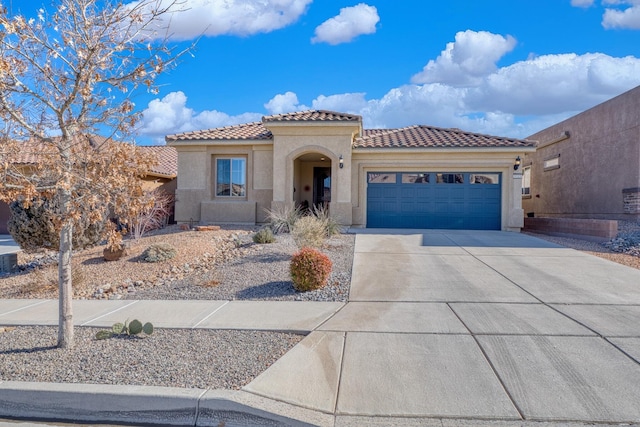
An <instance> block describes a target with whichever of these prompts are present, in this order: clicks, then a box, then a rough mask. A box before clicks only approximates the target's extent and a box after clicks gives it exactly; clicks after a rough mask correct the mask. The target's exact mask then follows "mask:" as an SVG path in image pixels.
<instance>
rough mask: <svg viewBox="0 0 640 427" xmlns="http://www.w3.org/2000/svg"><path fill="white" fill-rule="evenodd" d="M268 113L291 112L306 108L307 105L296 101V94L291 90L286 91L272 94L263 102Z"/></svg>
mask: <svg viewBox="0 0 640 427" xmlns="http://www.w3.org/2000/svg"><path fill="white" fill-rule="evenodd" d="M264 108H266V109H267V111H268V112H269V114H282V113H291V112H294V111H304V110H308V109H309V107H307V106H306V105H302V104H300V103H299V102H298V95H296V94H295V93H293V92H286V93H283V94H279V95H276V96H274V97H273V98H271V99H270V100H269V102H267V103H266V104H264Z"/></svg>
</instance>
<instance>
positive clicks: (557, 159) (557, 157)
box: [522, 86, 640, 221]
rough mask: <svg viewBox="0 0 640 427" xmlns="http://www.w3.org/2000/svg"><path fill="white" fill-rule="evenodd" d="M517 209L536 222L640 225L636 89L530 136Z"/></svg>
mask: <svg viewBox="0 0 640 427" xmlns="http://www.w3.org/2000/svg"><path fill="white" fill-rule="evenodd" d="M528 139H530V140H534V141H537V142H538V147H537V149H536V151H535V152H528V153H527V154H526V155H525V157H524V159H523V162H522V166H523V173H524V182H523V191H522V193H523V194H522V197H523V201H522V205H523V208H524V210H525V212H526V213H528V214H529V215H535V217H562V218H588V219H609V220H630V221H637V220H640V86H638V87H636V88H634V89H631V90H630V91H627V92H625V93H623V94H621V95H619V96H616V97H615V98H612V99H610V100H608V101H605V102H603V103H601V104H599V105H596V106H595V107H593V108H590V109H588V110H586V111H584V112H582V113H580V114H578V115H575V116H573V117H571V118H569V119H567V120H564V121H562V122H560V123H558V124H555V125H553V126H551V127H548V128H547V129H544V130H542V131H540V132H537V133H536V134H534V135H531V136H530V137H529V138H528Z"/></svg>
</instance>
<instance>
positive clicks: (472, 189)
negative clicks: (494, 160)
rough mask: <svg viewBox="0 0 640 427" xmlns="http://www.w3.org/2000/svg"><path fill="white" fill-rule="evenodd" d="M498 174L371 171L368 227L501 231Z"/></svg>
mask: <svg viewBox="0 0 640 427" xmlns="http://www.w3.org/2000/svg"><path fill="white" fill-rule="evenodd" d="M501 181H502V176H501V173H499V172H493V173H485V172H483V173H480V172H478V173H468V172H464V173H459V172H421V173H420V172H416V173H407V172H369V173H368V174H367V227H369V228H432V229H433V228H442V229H460V230H499V229H500V228H501V227H500V211H501V205H502V204H501V196H500V195H501V186H502V184H501Z"/></svg>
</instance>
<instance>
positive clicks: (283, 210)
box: [265, 205, 303, 234]
mask: <svg viewBox="0 0 640 427" xmlns="http://www.w3.org/2000/svg"><path fill="white" fill-rule="evenodd" d="M265 212H266V213H267V219H268V220H269V228H271V230H272V231H273V232H274V233H275V234H280V233H290V232H291V230H292V229H293V226H294V224H295V223H296V222H297V221H298V220H299V219H300V218H301V217H302V216H303V215H302V209H301V208H300V207H296V206H291V205H284V206H281V207H278V208H275V209H265Z"/></svg>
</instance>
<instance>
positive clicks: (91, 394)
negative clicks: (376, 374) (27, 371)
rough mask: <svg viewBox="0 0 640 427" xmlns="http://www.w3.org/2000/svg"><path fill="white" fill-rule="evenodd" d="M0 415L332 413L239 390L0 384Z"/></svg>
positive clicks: (299, 416)
mask: <svg viewBox="0 0 640 427" xmlns="http://www.w3.org/2000/svg"><path fill="white" fill-rule="evenodd" d="M0 418H11V419H30V420H44V421H75V422H85V423H87V422H88V423H91V422H99V423H125V424H146V425H154V424H155V425H174V426H218V425H224V426H226V427H231V426H251V425H260V426H300V427H302V426H332V425H333V423H334V416H333V415H329V414H322V413H319V412H316V411H312V410H309V409H304V408H299V407H296V406H293V405H289V404H286V403H282V402H277V401H273V400H271V399H267V398H263V397H260V396H255V395H253V394H250V393H247V392H244V391H233V390H202V389H183V388H169V387H151V386H119V385H101V384H62V383H33V382H18V381H6V382H2V383H0Z"/></svg>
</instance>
